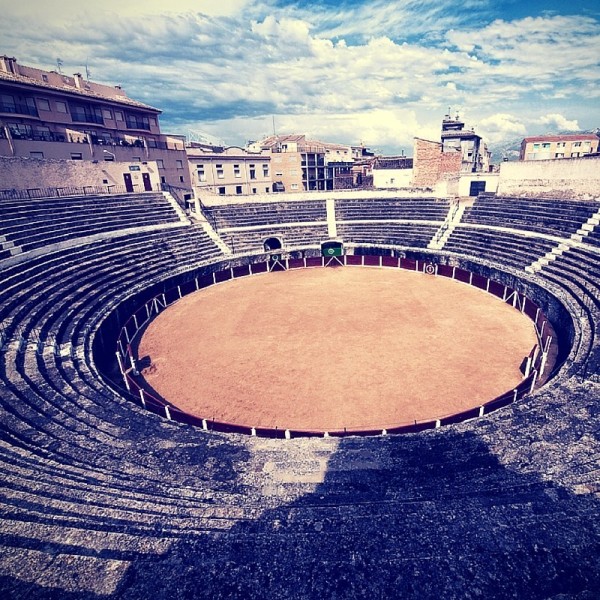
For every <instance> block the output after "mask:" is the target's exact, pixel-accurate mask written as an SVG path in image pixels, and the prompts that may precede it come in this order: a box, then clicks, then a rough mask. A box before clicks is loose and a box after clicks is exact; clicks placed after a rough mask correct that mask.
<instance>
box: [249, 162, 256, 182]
mask: <svg viewBox="0 0 600 600" xmlns="http://www.w3.org/2000/svg"><path fill="white" fill-rule="evenodd" d="M250 179H256V166H255V165H250Z"/></svg>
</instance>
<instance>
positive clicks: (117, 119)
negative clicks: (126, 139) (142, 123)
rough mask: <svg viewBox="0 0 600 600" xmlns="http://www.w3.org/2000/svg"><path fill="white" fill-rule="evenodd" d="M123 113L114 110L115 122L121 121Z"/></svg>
mask: <svg viewBox="0 0 600 600" xmlns="http://www.w3.org/2000/svg"><path fill="white" fill-rule="evenodd" d="M122 120H123V113H122V112H121V111H120V110H115V121H122Z"/></svg>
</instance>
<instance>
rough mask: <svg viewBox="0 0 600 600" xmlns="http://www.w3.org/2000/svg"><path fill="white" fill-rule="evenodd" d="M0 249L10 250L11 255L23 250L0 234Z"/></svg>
mask: <svg viewBox="0 0 600 600" xmlns="http://www.w3.org/2000/svg"><path fill="white" fill-rule="evenodd" d="M0 250H10V255H11V256H15V255H17V254H20V253H21V252H23V249H22V248H21V246H16V245H15V243H14V242H11V241H10V240H7V239H6V236H5V235H0Z"/></svg>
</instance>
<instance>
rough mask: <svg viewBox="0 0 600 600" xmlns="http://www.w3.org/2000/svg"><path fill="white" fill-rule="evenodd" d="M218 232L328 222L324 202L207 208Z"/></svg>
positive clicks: (209, 217)
mask: <svg viewBox="0 0 600 600" xmlns="http://www.w3.org/2000/svg"><path fill="white" fill-rule="evenodd" d="M204 212H205V214H206V215H207V217H208V219H209V221H210V222H211V223H212V224H213V226H214V227H215V229H217V231H218V230H221V229H225V228H229V227H258V226H261V225H277V224H279V223H310V222H313V221H327V211H326V208H325V202H324V201H312V200H311V201H296V202H293V201H292V202H260V203H247V204H224V205H222V206H212V207H205V208H204Z"/></svg>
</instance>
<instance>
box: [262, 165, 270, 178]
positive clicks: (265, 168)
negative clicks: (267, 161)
mask: <svg viewBox="0 0 600 600" xmlns="http://www.w3.org/2000/svg"><path fill="white" fill-rule="evenodd" d="M262 167H263V177H268V176H269V165H263V166H262Z"/></svg>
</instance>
